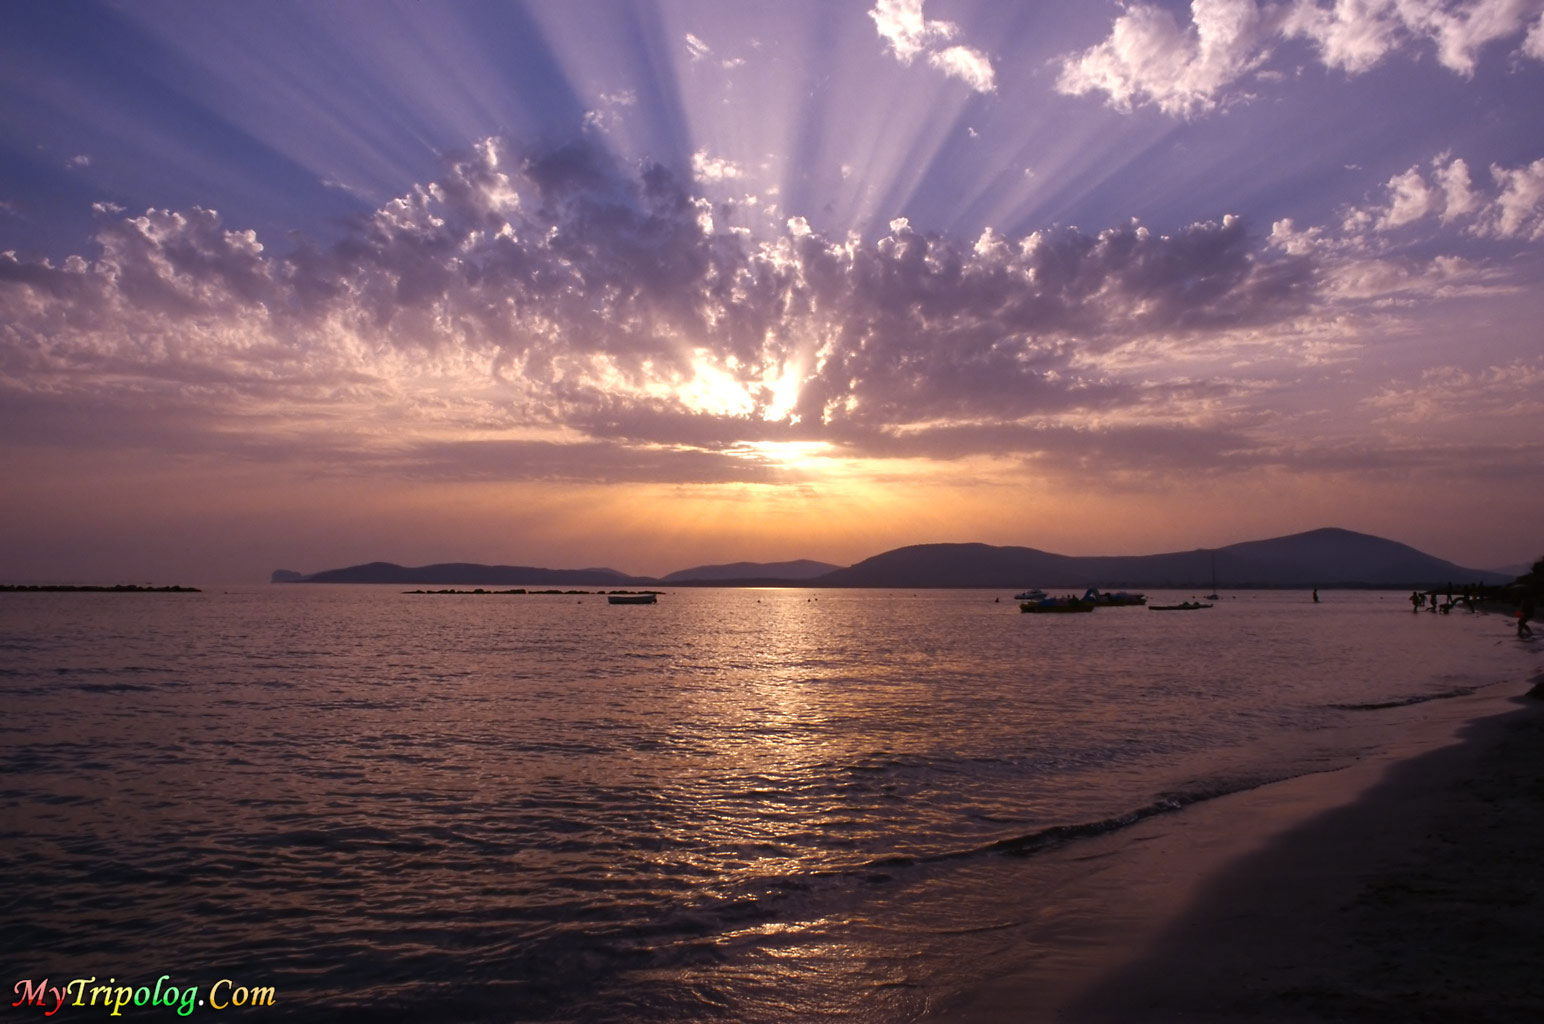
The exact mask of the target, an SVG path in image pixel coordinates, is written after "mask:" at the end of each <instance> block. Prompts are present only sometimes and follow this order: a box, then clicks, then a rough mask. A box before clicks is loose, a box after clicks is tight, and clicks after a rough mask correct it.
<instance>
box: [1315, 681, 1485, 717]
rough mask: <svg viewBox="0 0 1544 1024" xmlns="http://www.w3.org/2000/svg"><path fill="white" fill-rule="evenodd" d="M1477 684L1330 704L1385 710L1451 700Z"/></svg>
mask: <svg viewBox="0 0 1544 1024" xmlns="http://www.w3.org/2000/svg"><path fill="white" fill-rule="evenodd" d="M1478 690H1479V687H1477V686H1459V687H1455V688H1453V689H1451V690H1443V691H1441V692H1439V693H1421V694H1416V695H1415V696H1413V697H1396V698H1394V699H1392V700H1380V701H1373V702H1371V703H1366V704H1331V705H1329V707H1331V708H1333V709H1334V710H1336V711H1386V710H1388V709H1389V708H1407V707H1409V706H1410V705H1412V704H1425V703H1427V702H1428V701H1433V700H1452V699H1453V698H1454V697H1467V696H1469V695H1470V694H1473V693H1476V692H1478Z"/></svg>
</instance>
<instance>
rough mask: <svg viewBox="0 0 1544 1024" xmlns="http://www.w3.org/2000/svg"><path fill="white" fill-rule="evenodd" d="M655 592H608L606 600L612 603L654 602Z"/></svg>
mask: <svg viewBox="0 0 1544 1024" xmlns="http://www.w3.org/2000/svg"><path fill="white" fill-rule="evenodd" d="M656 596H657V595H655V594H607V595H606V601H607V602H608V603H610V604H653V603H654V598H655V597H656Z"/></svg>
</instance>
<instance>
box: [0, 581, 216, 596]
mask: <svg viewBox="0 0 1544 1024" xmlns="http://www.w3.org/2000/svg"><path fill="white" fill-rule="evenodd" d="M0 593H5V594H18V593H20V594H33V593H40V594H201V593H203V591H201V590H199V589H198V588H197V587H142V586H139V585H138V584H134V583H118V584H115V585H113V586H111V587H103V586H95V585H85V586H79V585H76V584H71V583H0Z"/></svg>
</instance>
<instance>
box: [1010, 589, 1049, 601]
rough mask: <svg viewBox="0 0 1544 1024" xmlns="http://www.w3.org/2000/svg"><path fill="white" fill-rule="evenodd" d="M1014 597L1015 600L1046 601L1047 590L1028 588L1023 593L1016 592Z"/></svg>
mask: <svg viewBox="0 0 1544 1024" xmlns="http://www.w3.org/2000/svg"><path fill="white" fill-rule="evenodd" d="M1013 599H1014V600H1015V601H1044V600H1045V599H1046V592H1045V591H1043V590H1040V589H1039V588H1036V589H1034V590H1026V591H1024V593H1022V594H1014V595H1013Z"/></svg>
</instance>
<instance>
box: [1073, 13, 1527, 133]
mask: <svg viewBox="0 0 1544 1024" xmlns="http://www.w3.org/2000/svg"><path fill="white" fill-rule="evenodd" d="M1541 11H1544V0H1329V2H1326V0H1292V2H1290V3H1258V2H1256V0H1194V2H1192V3H1191V5H1190V20H1189V24H1182V23H1181V20H1180V19H1179V18H1176V17H1175V15H1174V14H1173V13H1172V12H1171V11H1170V10H1169V9H1167V8H1162V7H1157V6H1154V5H1151V4H1143V3H1133V4H1131V5H1130V6H1128V7H1127V8H1126V9H1125V10H1124V11H1123V12H1122V13H1121V14H1120V15H1119V16H1118V17H1117V18H1116V19H1115V21H1114V23H1113V24H1112V25H1111V28H1110V33H1109V35H1108V36H1107V37H1106V38H1105V39H1104V40H1103V41H1102V42H1099V43H1097V44H1095V45H1093V46H1091V47H1089V48H1087V49H1086V50H1083V51H1080V52H1078V53H1073V54H1069V55H1068V56H1066V57H1064V58H1063V59H1062V61H1061V71H1060V75H1059V77H1058V79H1057V88H1058V89H1059V90H1060V91H1061V92H1064V93H1067V94H1069V95H1089V94H1102V95H1104V96H1105V97H1106V101H1107V102H1108V103H1109V104H1110V106H1112V107H1114V108H1116V109H1118V110H1124V111H1129V110H1132V109H1135V108H1137V107H1139V106H1143V105H1149V104H1150V105H1152V106H1155V107H1157V108H1158V109H1159V110H1161V111H1163V112H1164V113H1166V114H1171V115H1176V116H1194V115H1197V114H1201V113H1206V112H1208V111H1211V110H1214V109H1216V108H1217V107H1218V106H1220V105H1223V104H1225V103H1226V102H1228V100H1229V99H1230V98H1233V97H1235V96H1236V95H1238V92H1237V87H1239V86H1240V84H1241V83H1243V82H1245V81H1246V80H1249V79H1251V78H1254V79H1257V80H1266V79H1267V78H1271V77H1279V76H1277V75H1276V74H1275V73H1274V72H1271V71H1267V70H1265V69H1264V68H1263V65H1264V64H1265V63H1266V62H1267V61H1268V60H1269V59H1270V58H1271V56H1272V47H1273V46H1274V45H1275V44H1277V43H1279V42H1282V41H1286V40H1292V39H1306V40H1308V41H1309V43H1310V44H1312V45H1313V47H1314V48H1315V50H1316V51H1317V53H1318V56H1319V60H1320V61H1321V62H1322V63H1323V64H1324V65H1325V66H1327V67H1331V68H1335V69H1338V70H1341V71H1344V72H1346V73H1348V74H1359V73H1361V72H1364V71H1367V70H1368V69H1370V68H1372V67H1373V66H1375V65H1376V64H1378V63H1379V62H1380V61H1382V60H1383V59H1384V58H1386V57H1388V56H1390V55H1391V54H1396V53H1401V52H1406V51H1416V52H1419V51H1421V50H1423V49H1425V50H1429V51H1430V52H1432V53H1434V55H1435V56H1436V58H1437V61H1438V62H1439V63H1440V64H1441V65H1442V66H1443V67H1445V68H1447V69H1448V70H1450V71H1452V72H1454V73H1456V74H1460V75H1464V76H1469V75H1472V74H1473V73H1474V70H1475V66H1476V62H1477V60H1478V58H1479V54H1480V51H1481V50H1483V49H1484V48H1485V47H1487V46H1490V45H1491V44H1494V43H1498V42H1500V41H1502V40H1507V39H1512V38H1515V37H1517V36H1518V35H1519V34H1521V33H1523V32H1524V30H1525V29H1526V30H1527V36H1526V38H1524V39H1522V40H1521V45H1520V47H1519V52H1520V53H1522V54H1523V55H1525V56H1528V57H1532V58H1534V59H1539V60H1544V15H1541V13H1540V12H1541ZM1530 19H1535V20H1533V21H1532V24H1531V27H1530Z"/></svg>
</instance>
